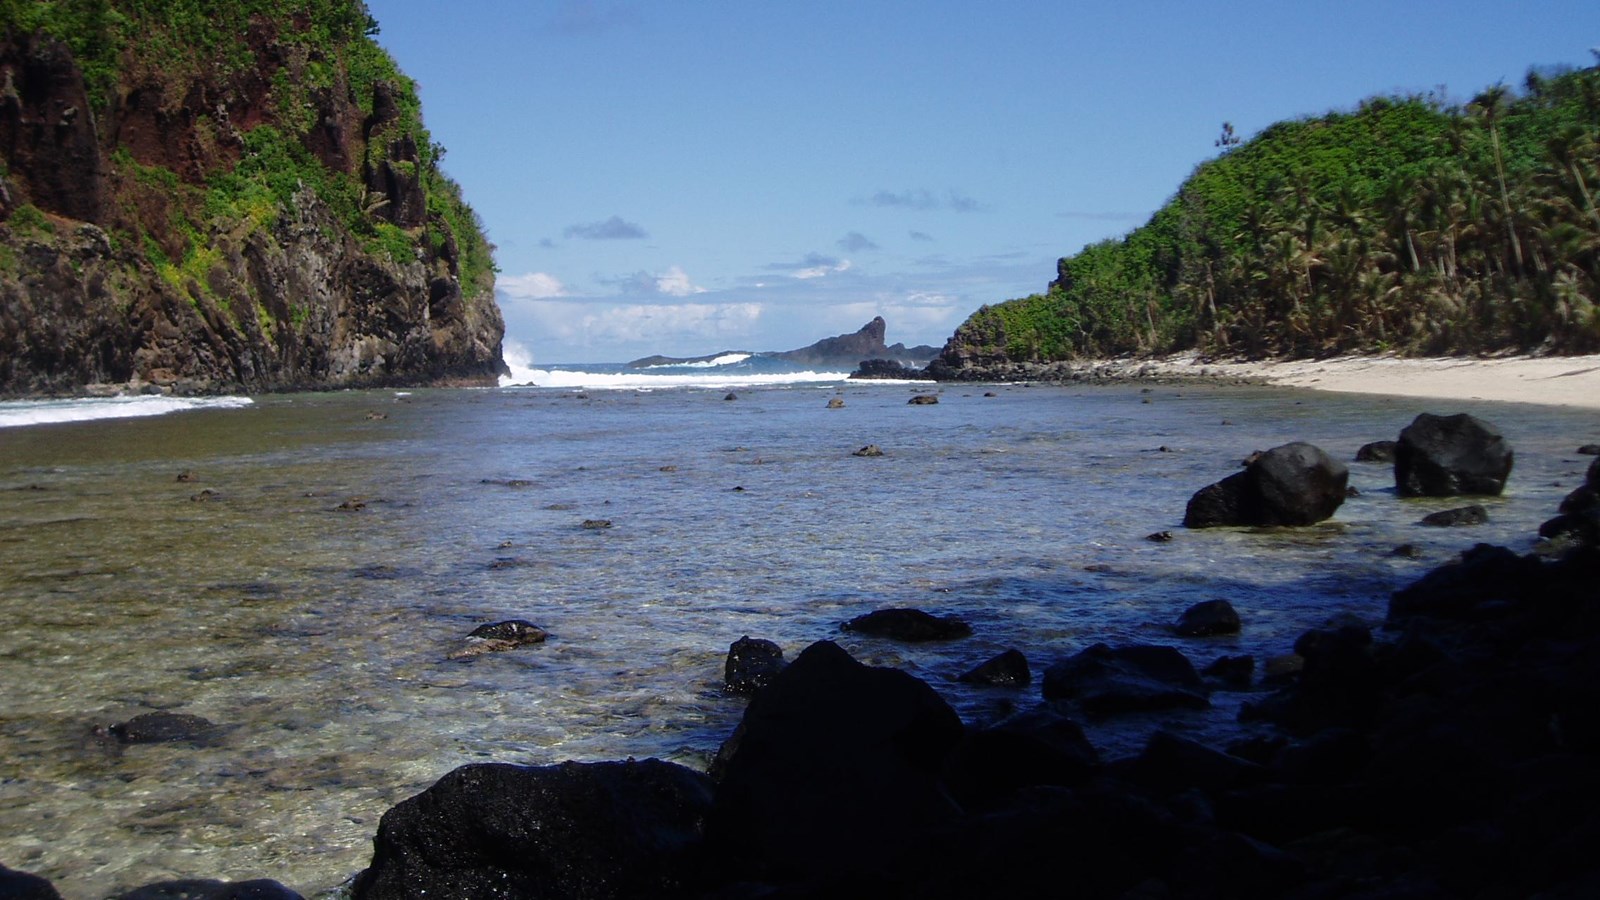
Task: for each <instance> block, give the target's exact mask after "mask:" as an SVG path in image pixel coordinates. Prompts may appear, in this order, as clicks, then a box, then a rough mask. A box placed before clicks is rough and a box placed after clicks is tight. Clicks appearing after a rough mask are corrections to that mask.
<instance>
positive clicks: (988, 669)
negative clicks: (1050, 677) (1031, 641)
mask: <svg viewBox="0 0 1600 900" xmlns="http://www.w3.org/2000/svg"><path fill="white" fill-rule="evenodd" d="M956 680H957V681H960V682H963V683H965V684H987V685H991V686H996V687H1023V686H1024V685H1026V684H1028V682H1030V681H1032V680H1033V673H1032V672H1031V671H1030V670H1029V669H1028V658H1027V657H1026V656H1023V655H1022V651H1021V650H1018V649H1017V648H1015V647H1012V648H1011V649H1009V650H1006V651H1005V652H1003V653H1001V654H999V655H998V656H995V657H992V658H991V659H989V660H988V661H987V662H984V663H980V664H979V665H977V666H975V667H973V668H971V669H969V670H967V671H966V672H963V673H961V675H960V676H959V677H957V678H956Z"/></svg>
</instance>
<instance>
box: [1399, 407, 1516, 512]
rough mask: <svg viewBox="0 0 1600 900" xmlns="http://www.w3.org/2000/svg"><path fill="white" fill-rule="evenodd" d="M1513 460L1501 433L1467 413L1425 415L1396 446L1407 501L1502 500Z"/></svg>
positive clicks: (1407, 429) (1400, 476) (1414, 423)
mask: <svg viewBox="0 0 1600 900" xmlns="http://www.w3.org/2000/svg"><path fill="white" fill-rule="evenodd" d="M1513 461H1514V454H1513V453H1512V450H1511V444H1510V442H1508V441H1507V440H1506V439H1505V438H1504V437H1503V436H1501V434H1500V431H1499V429H1497V428H1495V427H1494V426H1493V425H1491V424H1489V423H1488V422H1485V421H1483V420H1482V419H1479V418H1476V417H1474V416H1470V415H1467V414H1466V413H1458V414H1456V415H1453V416H1436V415H1433V414H1432V413H1423V414H1421V415H1419V416H1417V417H1416V419H1415V420H1413V421H1412V423H1411V424H1410V425H1407V426H1406V427H1405V429H1404V430H1402V431H1401V432H1400V440H1399V441H1398V442H1397V443H1396V444H1395V453H1394V484H1395V488H1396V489H1398V490H1399V492H1400V494H1401V496H1405V497H1453V496H1456V495H1458V494H1485V495H1491V496H1492V495H1498V494H1499V493H1500V492H1501V491H1503V490H1504V489H1505V486H1506V478H1507V477H1509V476H1510V475H1511V466H1512V463H1513Z"/></svg>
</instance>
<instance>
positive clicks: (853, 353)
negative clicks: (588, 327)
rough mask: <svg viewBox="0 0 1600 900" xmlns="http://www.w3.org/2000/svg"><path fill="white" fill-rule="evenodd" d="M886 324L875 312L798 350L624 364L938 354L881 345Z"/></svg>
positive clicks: (839, 364) (843, 361)
mask: <svg viewBox="0 0 1600 900" xmlns="http://www.w3.org/2000/svg"><path fill="white" fill-rule="evenodd" d="M888 328H889V326H888V324H887V323H886V322H884V320H883V317H882V316H876V317H874V318H873V320H872V321H871V322H868V323H867V324H865V325H863V326H861V329H860V330H859V331H857V332H855V333H854V334H841V335H838V336H836V337H829V338H823V339H822V340H820V341H817V342H816V343H815V344H812V345H810V346H809V347H801V348H800V349H798V350H769V351H764V352H759V353H751V352H747V351H743V350H724V351H722V352H721V353H712V354H710V355H707V356H690V357H675V356H645V357H641V358H639V359H636V360H633V361H632V362H630V363H628V367H629V368H632V369H645V368H651V367H654V366H682V365H692V364H705V363H710V362H714V361H716V360H719V359H730V358H737V359H739V360H740V361H741V362H742V361H743V360H744V359H745V358H748V357H757V358H760V359H773V360H779V361H782V362H786V363H792V364H794V365H797V366H805V367H809V368H816V369H846V370H854V369H855V368H856V367H857V366H860V365H861V364H862V363H863V362H865V361H867V360H887V361H890V362H893V363H897V364H899V365H903V366H921V365H924V364H926V363H927V362H929V361H930V360H932V359H933V358H934V357H936V356H938V355H939V348H937V347H929V346H926V345H923V346H917V347H907V346H906V345H905V344H894V345H885V344H884V343H883V338H884V335H885V334H886V333H887V332H888Z"/></svg>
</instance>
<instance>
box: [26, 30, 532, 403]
mask: <svg viewBox="0 0 1600 900" xmlns="http://www.w3.org/2000/svg"><path fill="white" fill-rule="evenodd" d="M377 31H378V25H377V23H376V22H375V21H374V20H373V18H372V16H371V15H370V13H369V12H368V10H367V7H366V5H365V4H364V3H363V2H361V0H320V2H319V0H238V2H233V3H211V2H205V0H0V156H3V162H4V167H3V169H0V178H3V180H0V245H3V246H5V247H6V249H7V251H8V252H6V253H0V351H5V352H0V356H6V357H8V358H7V360H6V362H5V363H3V364H0V393H5V392H28V391H37V390H72V389H73V388H74V386H81V385H83V384H87V383H91V382H95V381H114V382H115V381H125V380H151V379H153V380H155V381H157V382H158V383H168V382H171V381H174V380H180V379H185V380H189V381H192V382H196V383H198V384H200V385H201V386H202V389H204V386H206V385H210V386H212V387H214V388H222V387H226V386H242V387H246V388H256V389H270V388H278V387H306V386H315V385H320V384H353V383H378V382H394V381H418V380H428V379H430V378H433V379H437V378H477V379H481V378H485V377H491V376H492V372H493V371H494V370H495V369H496V368H498V367H499V366H500V365H501V363H500V361H499V341H500V332H501V329H502V326H501V322H500V315H499V311H498V309H497V308H495V306H494V300H493V288H494V275H495V266H494V260H493V255H492V254H493V249H494V248H493V245H491V244H490V243H489V241H488V240H487V238H486V237H485V235H484V232H483V227H482V224H481V222H480V221H479V220H478V218H477V215H476V214H475V213H474V212H473V211H472V209H471V208H470V207H469V206H468V205H467V204H466V203H465V201H464V200H463V198H462V194H461V190H460V187H459V186H458V185H457V184H456V183H455V182H454V181H452V180H451V179H450V178H449V177H448V176H447V175H446V174H445V173H444V171H443V170H442V169H441V168H440V162H441V160H442V158H443V156H444V150H443V148H442V147H440V146H439V145H438V144H437V143H435V142H434V141H433V139H432V137H431V135H430V134H429V133H428V130H427V128H426V127H425V126H424V124H423V118H422V106H421V102H420V100H419V97H418V94H417V89H416V85H415V84H414V83H413V82H412V81H411V80H410V79H409V78H407V77H406V76H405V75H404V74H403V73H402V72H401V71H400V70H399V68H398V67H397V66H396V64H395V61H394V60H393V58H391V57H390V55H389V54H388V53H387V52H386V51H385V50H383V48H382V47H380V46H379V45H378V44H377V43H376V42H375V41H374V40H373V35H375V34H376V33H377ZM38 215H43V216H44V217H46V221H47V222H54V223H56V224H59V225H61V226H63V227H61V228H57V229H56V232H57V234H58V235H59V240H57V241H55V242H54V243H49V242H44V243H41V242H39V241H37V240H34V244H35V245H38V246H36V247H35V249H34V251H33V252H22V253H19V252H18V246H19V245H20V244H21V243H23V242H26V241H27V240H30V239H32V238H30V235H36V234H37V233H38V226H37V223H35V222H34V221H33V218H32V217H34V216H38ZM19 217H20V218H19ZM80 224H82V225H87V226H91V227H92V228H93V229H94V231H93V232H84V231H82V229H81V228H78V225H80ZM85 235H89V237H85ZM40 248H45V249H48V250H49V251H51V252H49V253H47V252H45V250H44V249H40ZM24 249H26V248H24ZM61 258H70V259H72V260H73V262H72V264H71V266H70V268H71V269H72V270H73V273H74V274H76V275H80V276H82V277H81V278H78V279H74V278H73V277H70V276H69V275H67V274H66V273H64V272H62V271H59V269H60V266H59V265H58V263H59V261H60V259H61ZM29 267H32V268H31V269H30V268H29ZM41 267H42V268H44V269H49V270H50V271H49V272H48V273H43V272H41V271H36V270H38V269H40V268H41ZM285 273H293V274H294V275H295V277H294V278H292V279H291V278H287V277H284V276H285ZM46 276H48V277H46ZM52 279H54V280H56V281H59V282H61V283H59V284H54V285H53V286H52V289H53V290H57V291H58V292H59V291H61V290H66V291H67V292H68V293H78V294H81V295H83V296H81V297H79V298H78V299H79V301H81V302H79V304H78V306H80V307H81V306H88V307H91V309H89V310H87V311H86V310H82V309H78V307H72V310H76V311H71V310H69V309H68V307H70V306H71V304H68V305H67V306H63V305H62V304H61V303H59V302H54V301H52V300H51V299H50V297H48V296H47V295H46V293H45V292H44V291H43V290H42V289H41V287H40V285H41V284H42V283H43V282H45V281H50V280H52ZM291 281H292V282H293V283H292V284H290V283H289V282H291ZM106 294H114V295H115V296H112V297H110V298H109V302H102V301H108V298H107V297H106V296H103V295H106ZM162 297H170V298H173V299H177V300H179V301H181V304H182V305H183V306H187V307H188V308H189V309H190V313H188V314H183V313H182V311H181V310H179V311H178V312H176V313H175V312H173V311H172V305H171V304H168V303H166V302H164V301H163V300H162V299H161V298H162ZM117 309H120V315H121V317H122V318H121V319H116V317H115V316H114V315H112V312H113V311H114V310H117ZM86 316H87V317H88V318H89V319H90V320H91V321H88V322H85V321H83V319H84V318H85V317H86ZM108 316H109V317H110V319H111V320H107V317H108ZM185 316H187V318H186V317H185ZM152 318H163V319H166V320H167V322H166V323H165V325H161V326H158V325H157V324H156V323H154V322H153V321H152ZM64 329H65V330H69V331H70V330H72V329H79V330H82V329H88V330H93V331H96V332H100V333H102V338H101V340H99V342H98V343H94V344H93V345H92V346H90V345H88V344H85V342H84V341H82V340H79V339H78V338H73V337H66V338H64V337H63V336H62V334H61V332H62V331H63V330H64ZM119 332H126V333H124V334H118V333H119ZM174 332H177V333H178V334H177V335H176V336H174ZM79 337H81V335H80V336H79ZM197 340H198V341H199V342H200V343H203V344H208V345H211V346H208V347H203V348H199V349H196V348H195V347H193V346H192V345H193V344H194V343H195V342H196V341H197ZM108 343H109V344H110V345H111V346H109V347H108V346H107V344H108ZM185 344H188V345H190V346H187V347H186V346H184V345H185ZM86 353H87V354H88V358H85V354H86Z"/></svg>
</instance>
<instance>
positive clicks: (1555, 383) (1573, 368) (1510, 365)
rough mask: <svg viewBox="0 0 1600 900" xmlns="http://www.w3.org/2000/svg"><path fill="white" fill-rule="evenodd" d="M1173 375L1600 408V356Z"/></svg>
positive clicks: (1196, 366) (1236, 365) (1357, 362)
mask: <svg viewBox="0 0 1600 900" xmlns="http://www.w3.org/2000/svg"><path fill="white" fill-rule="evenodd" d="M1160 367H1161V368H1162V369H1165V370H1170V371H1173V372H1183V373H1187V374H1199V373H1200V371H1201V370H1205V372H1206V373H1207V374H1214V375H1225V376H1240V377H1250V378H1263V379H1266V380H1268V381H1270V382H1272V383H1273V384H1281V385H1285V386H1289V387H1302V388H1313V389H1315V390H1319V391H1341V392H1345V393H1354V394H1392V395H1398V396H1403V397H1440V398H1447V399H1457V400H1468V399H1470V400H1493V401H1501V402H1507V403H1540V404H1545V405H1548V406H1574V407H1580V408H1584V409H1600V356H1538V357H1534V356H1509V357H1492V358H1485V359H1479V358H1474V357H1460V356H1454V357H1442V358H1440V357H1429V358H1420V359H1418V358H1400V357H1393V356H1341V357H1336V358H1333V359H1319V360H1290V361H1281V362H1280V361H1270V362H1216V361H1212V362H1201V361H1199V360H1198V359H1194V358H1185V357H1177V358H1172V359H1168V360H1165V361H1164V362H1162V363H1160Z"/></svg>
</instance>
